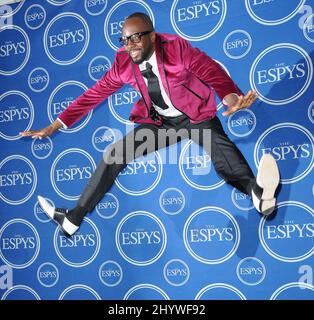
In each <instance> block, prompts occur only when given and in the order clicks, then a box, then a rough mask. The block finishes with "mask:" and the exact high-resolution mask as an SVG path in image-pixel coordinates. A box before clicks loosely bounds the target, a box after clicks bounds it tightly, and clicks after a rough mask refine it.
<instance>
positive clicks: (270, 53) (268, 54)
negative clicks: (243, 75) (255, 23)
mask: <svg viewBox="0 0 314 320" xmlns="http://www.w3.org/2000/svg"><path fill="white" fill-rule="evenodd" d="M296 61H297V62H296ZM312 77H313V63H312V60H311V58H310V56H309V55H308V53H307V52H306V51H305V50H304V49H302V48H301V47H299V46H297V45H295V44H293V43H278V44H275V45H272V46H270V47H269V48H267V49H265V50H264V51H262V52H261V53H260V54H259V55H258V57H257V58H256V59H255V61H254V62H253V64H252V67H251V70H250V84H251V87H252V89H254V90H255V91H256V92H258V95H259V99H260V100H262V101H264V102H266V103H269V104H272V105H284V104H288V103H291V102H293V101H295V100H297V99H298V98H299V97H300V96H301V95H302V94H303V93H304V92H305V91H306V90H307V89H308V87H309V85H310V83H311V80H312ZM274 85H276V90H272V88H273V86H274Z"/></svg>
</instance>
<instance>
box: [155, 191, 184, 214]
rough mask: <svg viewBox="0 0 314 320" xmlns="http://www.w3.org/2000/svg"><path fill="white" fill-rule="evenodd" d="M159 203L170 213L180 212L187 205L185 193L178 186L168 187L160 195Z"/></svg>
mask: <svg viewBox="0 0 314 320" xmlns="http://www.w3.org/2000/svg"><path fill="white" fill-rule="evenodd" d="M159 205H160V207H161V209H162V210H163V211H164V212H165V213H167V214H169V215H175V214H178V213H180V212H181V211H182V210H183V209H184V206H185V197H184V194H183V193H182V191H181V190H179V189H177V188H168V189H166V190H165V191H163V192H162V194H161V195H160V198H159Z"/></svg>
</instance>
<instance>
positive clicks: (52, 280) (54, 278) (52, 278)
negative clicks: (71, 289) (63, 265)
mask: <svg viewBox="0 0 314 320" xmlns="http://www.w3.org/2000/svg"><path fill="white" fill-rule="evenodd" d="M37 280H38V281H39V283H40V284H41V285H42V286H44V287H46V288H51V287H53V286H55V285H56V284H57V282H58V281H59V270H58V268H57V267H56V266H55V265H54V264H53V263H50V262H46V263H43V264H41V265H40V266H39V267H38V270H37Z"/></svg>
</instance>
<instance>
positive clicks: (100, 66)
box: [88, 56, 111, 81]
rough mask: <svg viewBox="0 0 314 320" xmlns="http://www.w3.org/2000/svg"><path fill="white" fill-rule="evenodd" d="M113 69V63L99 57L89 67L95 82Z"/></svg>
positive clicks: (90, 74)
mask: <svg viewBox="0 0 314 320" xmlns="http://www.w3.org/2000/svg"><path fill="white" fill-rule="evenodd" d="M110 68H111V61H110V60H109V59H108V58H107V57H105V56H97V57H95V58H93V59H92V60H91V62H90V63H89V65H88V74H89V76H90V78H91V79H92V80H94V81H98V80H100V79H101V78H102V77H103V75H104V74H105V73H106V72H107V71H108V70H109V69H110Z"/></svg>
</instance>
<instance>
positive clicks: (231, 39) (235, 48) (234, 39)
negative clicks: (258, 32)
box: [223, 30, 252, 59]
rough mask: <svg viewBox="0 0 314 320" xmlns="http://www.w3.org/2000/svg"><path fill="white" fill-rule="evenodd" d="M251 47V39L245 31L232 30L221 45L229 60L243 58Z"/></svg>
mask: <svg viewBox="0 0 314 320" xmlns="http://www.w3.org/2000/svg"><path fill="white" fill-rule="evenodd" d="M251 47H252V38H251V36H250V34H249V33H248V32H247V31H245V30H234V31H232V32H230V33H229V34H228V35H227V36H226V38H225V40H224V43H223V49H224V52H225V54H226V56H228V57H229V58H231V59H241V58H243V57H245V56H246V55H247V54H248V53H249V51H250V50H251Z"/></svg>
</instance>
